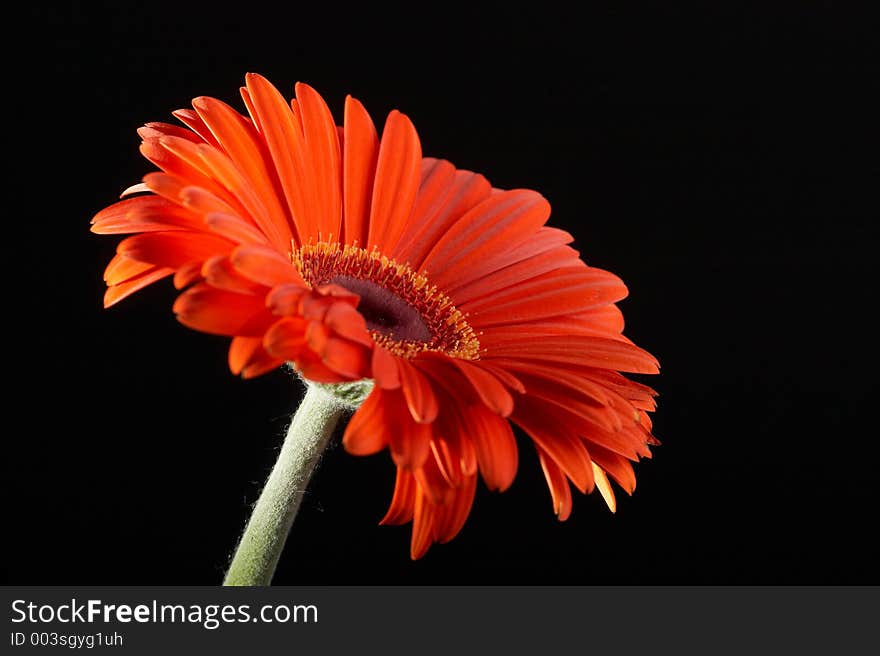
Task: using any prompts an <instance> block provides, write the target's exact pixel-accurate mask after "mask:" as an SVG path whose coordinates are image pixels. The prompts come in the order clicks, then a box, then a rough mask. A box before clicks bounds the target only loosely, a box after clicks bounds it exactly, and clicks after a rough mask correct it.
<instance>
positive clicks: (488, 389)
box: [450, 358, 513, 417]
mask: <svg viewBox="0 0 880 656" xmlns="http://www.w3.org/2000/svg"><path fill="white" fill-rule="evenodd" d="M450 361H451V362H452V364H454V365H455V366H456V367H457V368H458V369H459V371H461V373H462V374H464V376H465V378H467V379H468V381H469V382H470V384H471V385H472V386H473V388H474V390H476V392H477V394H478V395H479V397H480V399H481V400H482V401H483V403H485V404H486V406H487V407H488V408H489V409H490V410H492V411H493V412H496V413H498V414H499V415H501V416H502V417H508V416H510V413H511V412H513V397H512V396H511V395H510V392H508V391H507V389H506V388H505V387H504V385H502V384H501V382H500V381H499V380H498V379H497V378H496V377H495V376H494V375H492V374H491V373H490V372H488V371H486V370H485V369H483V368H482V367H480V366H478V365H473V364H471V363H470V362H467V361H466V360H459V359H456V358H450Z"/></svg>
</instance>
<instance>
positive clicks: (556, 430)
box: [92, 74, 657, 558]
mask: <svg viewBox="0 0 880 656" xmlns="http://www.w3.org/2000/svg"><path fill="white" fill-rule="evenodd" d="M241 94H242V97H243V99H244V103H245V105H246V107H247V114H248V116H243V115H241V114H239V113H238V112H237V111H235V110H234V109H232V108H231V107H229V106H228V105H226V104H224V103H223V102H221V101H219V100H215V99H213V98H204V97H203V98H196V99H195V100H194V101H193V109H192V110H180V111H177V112H174V115H175V116H176V117H177V118H178V119H180V120H181V121H182V122H183V123H184V124H185V125H186V126H187V127H186V128H183V127H177V126H174V125H169V124H166V123H148V124H147V125H146V126H145V127H143V128H141V129H140V131H139V132H140V135H141V136H142V137H143V143H142V145H141V152H142V153H143V154H144V156H145V157H146V158H147V159H149V160H150V161H151V162H152V163H154V164H155V165H156V166H158V167H159V168H160V169H161V170H162V172H154V173H149V174H147V175H146V176H145V177H144V178H143V182H142V183H141V184H138V185H135V186H134V187H131V188H130V189H128V190H127V191H126V193H125V194H124V196H127V195H128V196H130V195H132V194H139V192H149V194H148V195H135V196H134V197H131V198H127V199H125V200H122V201H120V202H118V203H116V204H115V205H112V206H110V207H108V208H107V209H105V210H103V211H101V212H100V213H98V215H97V216H96V217H95V218H94V221H93V227H92V230H93V231H94V232H98V233H137V234H135V235H134V236H131V237H128V238H126V239H125V240H124V241H122V242H121V243H120V244H119V248H118V252H117V255H116V256H115V257H114V258H113V260H112V261H111V262H110V265H109V266H108V267H107V271H106V274H105V280H106V281H107V284H108V286H109V288H108V290H107V293H106V296H105V305H107V306H109V305H112V304H114V303H116V302H117V301H119V300H121V299H122V298H124V297H126V296H128V295H129V294H131V293H133V292H135V291H137V290H138V289H141V288H142V287H145V286H146V285H149V284H151V283H153V282H155V281H157V280H159V279H161V278H164V277H166V276H172V275H173V277H174V284H175V286H176V287H178V288H179V289H184V288H185V291H184V292H183V293H182V294H181V295H180V296H179V297H178V299H177V301H176V302H175V304H174V311H175V313H176V314H177V316H178V318H179V319H180V321H181V322H182V323H184V324H185V325H187V326H190V327H192V328H195V329H197V330H201V331H204V332H208V333H215V334H220V335H228V336H231V337H232V343H231V345H230V349H229V366H230V368H231V369H232V371H233V373H235V374H241V375H243V376H244V377H252V376H257V375H259V374H262V373H264V372H267V371H270V370H272V369H274V368H276V367H278V366H280V365H282V364H284V363H292V365H293V367H294V368H295V369H296V370H297V371H298V372H299V373H300V374H301V375H302V377H303V378H305V379H306V380H307V381H314V382H317V383H346V382H350V381H358V380H362V379H371V380H373V381H374V383H375V384H374V387H373V388H372V392H371V393H370V394H369V397H368V398H367V399H366V400H365V401H364V402H363V405H361V406H360V408H359V409H358V410H357V411H356V412H355V414H354V416H353V417H352V419H351V421H350V423H349V424H348V427H347V429H346V431H345V436H344V439H343V443H344V445H345V448H346V449H347V450H348V451H349V452H350V453H353V454H357V455H368V454H373V453H376V452H379V451H381V450H383V449H385V448H388V449H389V451H390V452H391V457H392V458H393V460H394V463H395V464H396V466H397V482H396V487H395V490H394V496H393V499H392V501H391V506H390V508H389V510H388V513H387V515H386V516H385V518H384V519H383V520H382V523H385V524H402V523H406V522H409V521H412V522H413V531H412V542H411V555H412V557H413V558H419V557H421V556H422V555H423V554H424V553H425V552H426V550H427V549H428V547H429V546H430V545H431V544H432V543H433V542H446V541H448V540H450V539H452V538H453V537H454V536H455V535H456V534H457V533H458V532H459V530H460V529H461V527H462V525H463V524H464V522H465V519H466V518H467V516H468V513H469V511H470V508H471V504H472V502H473V499H474V491H475V489H476V485H477V477H478V474H479V475H480V476H481V477H482V479H483V481H484V482H485V484H486V485H487V487H488V488H490V489H492V490H505V489H506V488H507V487H509V486H510V484H511V483H512V482H513V479H514V476H515V474H516V471H517V461H518V448H517V443H516V441H515V439H514V434H513V431H512V429H511V424H510V422H513V423H515V424H517V425H518V426H520V427H521V428H522V429H523V430H524V431H525V433H526V434H528V435H529V436H530V437H531V439H532V441H533V442H534V445H535V448H536V449H537V455H538V458H539V460H540V463H541V466H542V467H543V470H544V474H545V476H546V479H547V484H548V486H549V488H550V493H551V496H552V501H553V508H554V511H555V512H556V514H557V515H558V516H559V519H561V520H564V519H566V518H567V517H568V516H569V513H570V512H571V508H572V497H571V490H570V484H573V485H574V487H575V488H576V489H577V490H579V491H580V492H583V493H588V492H591V491H592V490H593V489H594V488H598V490H599V491H600V493H601V494H602V496H603V497H604V499H605V501H606V502H607V504H608V506H609V507H610V508H611V510H612V511H613V510H614V508H615V501H614V493H613V492H612V489H611V486H610V485H609V481H608V477H609V476H610V478H611V479H613V480H615V481H616V482H617V483H618V484H619V485H620V486H621V487H622V488H623V489H624V490H626V491H627V492H632V490H633V488H634V487H635V478H634V475H633V469H632V466H631V464H630V463H631V461H635V460H638V459H639V457H642V456H645V457H647V456H649V455H650V451H649V445H652V444H656V440H655V439H654V438H653V437H652V435H651V422H650V420H649V418H648V412H649V411H652V410H653V409H654V408H655V403H654V400H653V397H654V396H655V394H654V392H653V391H652V390H651V389H649V388H648V387H645V386H644V385H641V384H638V383H635V382H633V381H631V380H628V379H627V378H625V377H624V376H623V375H622V374H621V373H620V372H637V373H656V372H657V361H656V360H655V359H654V358H653V357H652V356H651V355H650V354H648V353H647V352H645V351H643V350H642V349H640V348H638V347H636V346H634V345H633V344H632V342H630V340H628V339H627V338H626V337H624V336H623V335H622V334H621V331H622V330H623V317H622V315H621V313H620V311H619V309H618V308H617V307H616V306H615V303H616V302H617V301H619V300H621V299H622V298H624V297H625V296H626V293H627V291H626V287H624V285H623V283H622V282H621V281H620V280H619V279H618V278H617V277H616V276H615V275H613V274H611V273H609V272H607V271H603V270H601V269H596V268H593V267H590V266H587V265H586V264H585V263H584V262H583V261H582V260H581V259H580V257H579V254H578V252H577V251H575V250H574V249H572V248H571V247H570V246H569V245H568V244H569V243H570V242H571V241H572V237H571V236H570V235H569V234H568V233H566V232H564V231H562V230H558V229H556V228H551V227H547V226H545V223H546V221H547V219H548V217H549V216H550V205H549V203H548V202H547V201H546V200H545V199H544V198H543V197H542V196H541V195H540V194H539V193H537V192H535V191H530V190H526V189H514V190H501V189H495V188H493V187H492V186H491V185H490V183H489V182H488V181H487V180H486V178H484V177H483V176H482V175H479V174H477V173H472V172H470V171H465V170H460V169H456V168H455V167H454V166H453V165H452V164H450V163H449V162H447V161H443V160H439V159H432V158H425V157H423V156H422V152H421V147H420V144H419V138H418V135H417V134H416V131H415V128H414V127H413V125H412V123H411V122H410V120H409V119H408V118H407V117H406V116H405V115H403V114H401V113H400V112H398V111H393V112H391V114H389V116H388V118H387V120H386V122H385V127H384V129H383V131H382V135H381V139H380V138H379V136H377V132H376V130H375V128H374V126H373V123H372V121H371V119H370V117H369V116H368V114H367V112H366V111H365V110H364V108H363V106H362V105H361V104H360V103H359V102H358V101H357V100H355V99H354V98H351V97H348V98H346V102H345V116H344V121H343V126H342V127H338V126H337V125H336V123H335V122H334V120H333V117H332V115H331V113H330V110H329V109H328V107H327V105H326V104H325V102H324V100H323V99H322V98H321V96H319V95H318V94H317V93H316V92H315V91H314V90H313V89H312V88H311V87H309V86H307V85H305V84H298V85H297V86H296V98H295V99H294V100H292V101H290V102H288V101H286V100H285V99H284V97H283V96H282V95H281V94H280V93H279V92H278V91H277V90H276V89H275V88H274V87H273V86H272V85H271V84H270V83H269V82H268V81H266V80H265V79H264V78H262V77H260V76H258V75H253V74H250V75H248V76H247V82H246V86H245V87H243V88H242V89H241Z"/></svg>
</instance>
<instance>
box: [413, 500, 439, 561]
mask: <svg viewBox="0 0 880 656" xmlns="http://www.w3.org/2000/svg"><path fill="white" fill-rule="evenodd" d="M433 510H434V509H433V507H432V506H431V504H430V503H429V502H428V500H427V498H426V497H425V492H424V491H423V490H422V488H421V486H418V485H417V486H416V494H415V503H414V509H413V529H412V541H411V542H410V547H409V555H410V558H412V559H413V560H418V559H419V558H421V557H422V556H424V555H425V553H427V551H428V548H429V547H430V546H431V542H432V541H433V530H432V525H433Z"/></svg>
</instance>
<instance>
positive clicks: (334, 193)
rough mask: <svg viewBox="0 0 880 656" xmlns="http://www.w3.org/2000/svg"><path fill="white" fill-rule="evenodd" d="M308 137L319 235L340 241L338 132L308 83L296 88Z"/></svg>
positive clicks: (307, 153)
mask: <svg viewBox="0 0 880 656" xmlns="http://www.w3.org/2000/svg"><path fill="white" fill-rule="evenodd" d="M296 98H297V101H298V102H299V106H300V108H301V114H300V120H301V123H302V128H303V136H304V138H305V145H306V150H305V152H304V153H303V154H304V160H305V163H306V166H307V168H308V171H309V173H310V174H311V178H312V181H313V185H314V188H315V198H316V200H317V201H318V204H317V205H316V206H315V207H314V208H313V211H314V212H315V216H316V217H317V220H318V225H317V228H318V233H317V234H318V235H320V236H321V237H322V238H324V239H330V238H331V235H332V236H333V237H335V238H337V239H338V238H339V233H340V231H341V226H342V161H341V153H340V147H339V133H338V132H337V130H336V123H335V122H334V120H333V116H332V115H331V114H330V110H329V109H328V107H327V104H326V103H325V102H324V99H323V98H321V96H320V95H319V94H318V92H317V91H315V90H314V89H313V88H312V87H310V86H309V85H308V84H303V83H301V82H300V83H298V84H297V85H296Z"/></svg>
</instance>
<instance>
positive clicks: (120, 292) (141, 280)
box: [104, 267, 173, 308]
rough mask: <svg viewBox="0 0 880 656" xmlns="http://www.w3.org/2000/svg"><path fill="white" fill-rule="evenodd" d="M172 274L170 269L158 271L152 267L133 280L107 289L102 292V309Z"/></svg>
mask: <svg viewBox="0 0 880 656" xmlns="http://www.w3.org/2000/svg"><path fill="white" fill-rule="evenodd" d="M172 273H173V271H172V270H171V269H159V268H155V267H153V268H150V269H148V270H147V271H146V272H144V273H142V274H140V275H139V276H137V277H135V278H131V279H130V280H127V281H125V282H121V283H119V284H116V285H112V286H111V287H108V288H107V291H106V292H104V307H105V308H108V307H110V306H111V305H115V304H116V303H118V302H119V301H121V300H122V299H123V298H125V297H127V296H130V295H131V294H134V293H135V292H136V291H138V290H139V289H143V288H144V287H146V286H147V285H151V284H152V283H154V282H156V281H157V280H161V279H162V278H165V277H166V276H170V275H171V274H172Z"/></svg>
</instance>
